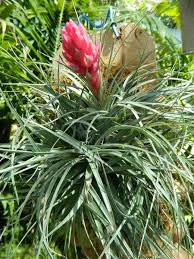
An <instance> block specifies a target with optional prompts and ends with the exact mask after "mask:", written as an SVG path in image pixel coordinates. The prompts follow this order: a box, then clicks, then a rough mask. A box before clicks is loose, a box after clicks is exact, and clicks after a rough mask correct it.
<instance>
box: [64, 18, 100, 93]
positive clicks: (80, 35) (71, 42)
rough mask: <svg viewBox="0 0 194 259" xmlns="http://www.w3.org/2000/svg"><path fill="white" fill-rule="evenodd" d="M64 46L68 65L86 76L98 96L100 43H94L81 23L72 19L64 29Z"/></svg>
mask: <svg viewBox="0 0 194 259" xmlns="http://www.w3.org/2000/svg"><path fill="white" fill-rule="evenodd" d="M62 48H63V55H64V57H65V59H66V61H67V65H68V66H69V67H71V68H72V69H73V71H75V72H76V73H78V74H80V75H83V76H85V77H86V79H87V80H88V82H89V84H90V88H91V91H92V92H93V94H94V95H95V96H98V93H99V87H100V78H99V74H98V60H99V55H100V45H99V44H96V45H95V44H93V43H92V41H91V39H90V37H89V35H88V34H87V32H86V30H85V28H84V27H83V25H82V24H81V23H79V24H78V25H76V24H75V23H74V22H73V21H72V20H70V21H69V22H67V23H66V24H65V26H64V28H63V29H62Z"/></svg>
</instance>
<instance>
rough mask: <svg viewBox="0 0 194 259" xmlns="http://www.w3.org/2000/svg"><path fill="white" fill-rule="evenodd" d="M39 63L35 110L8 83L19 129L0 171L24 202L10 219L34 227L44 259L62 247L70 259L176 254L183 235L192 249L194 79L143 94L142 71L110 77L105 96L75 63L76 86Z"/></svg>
mask: <svg viewBox="0 0 194 259" xmlns="http://www.w3.org/2000/svg"><path fill="white" fill-rule="evenodd" d="M13 55H14V53H13ZM15 59H16V60H17V57H14V60H15ZM32 62H33V65H34V67H37V65H38V70H37V72H38V73H40V74H39V76H37V73H35V72H33V71H31V70H27V69H26V72H27V74H29V77H30V78H31V81H32V82H33V83H32V82H31V83H30V84H29V83H28V82H23V83H22V84H24V85H25V86H28V87H30V89H31V91H34V94H35V95H34V96H35V97H34V98H32V100H31V102H30V106H28V109H27V111H26V114H27V116H23V117H21V116H20V115H19V114H18V113H17V111H16V109H15V108H14V105H13V103H12V102H11V101H10V100H9V96H8V93H7V92H6V91H3V90H1V94H2V96H3V98H4V99H5V101H6V103H7V105H8V106H9V108H10V109H11V112H12V114H13V115H14V116H15V118H16V119H17V121H18V124H19V127H18V129H17V131H16V133H15V135H14V138H13V142H12V144H11V146H6V145H1V157H2V158H3V159H4V162H3V164H2V165H1V167H0V173H1V181H2V182H3V183H4V184H5V185H10V186H12V188H13V192H14V195H15V201H16V204H18V205H17V206H18V209H17V211H16V213H15V217H13V221H12V222H11V223H12V224H14V226H15V229H17V226H18V224H19V223H20V224H21V225H23V226H26V234H25V235H24V236H23V238H22V240H23V239H25V238H26V237H27V236H28V234H30V233H32V232H33V233H34V235H35V238H34V240H33V242H34V244H35V247H36V257H37V258H38V257H39V256H41V255H42V256H43V257H44V256H49V257H51V258H55V257H56V256H57V254H58V252H56V251H55V247H56V246H57V245H58V248H60V251H61V254H62V256H66V257H67V258H76V257H77V258H81V256H86V257H89V258H103V256H106V258H121V257H124V258H147V257H148V254H152V255H153V254H154V256H159V258H167V257H168V253H169V251H170V250H173V249H175V248H174V245H173V237H174V235H175V232H176V233H178V236H179V238H178V241H179V244H180V245H181V246H184V247H185V248H187V249H188V250H189V249H191V239H190V236H189V230H188V226H187V224H186V222H185V215H188V214H189V215H190V214H192V209H193V208H192V201H191V199H190V196H189V195H190V190H191V188H192V184H193V180H194V179H193V164H192V158H191V157H189V155H187V153H185V152H184V148H185V147H186V146H188V145H191V144H192V143H191V141H190V137H191V135H192V133H193V125H192V118H193V109H192V107H187V106H184V105H182V103H184V100H187V99H188V98H189V97H190V96H191V95H192V94H193V89H194V86H193V84H192V82H191V81H188V80H184V79H178V78H177V79H175V78H171V77H166V78H163V79H159V80H158V82H157V83H156V84H155V86H154V87H152V88H151V89H149V91H142V90H141V89H142V86H143V85H145V84H147V82H141V83H139V82H140V81H141V80H140V78H139V77H140V76H139V75H138V70H137V71H135V72H134V73H133V74H131V75H130V76H128V77H127V78H125V80H123V81H121V80H118V79H117V78H118V75H116V76H115V77H114V78H113V80H112V82H110V81H108V76H107V77H106V76H105V78H103V81H102V84H101V88H100V94H99V96H98V98H96V97H94V96H93V94H92V92H91V91H90V90H89V87H88V85H87V82H86V81H85V80H84V79H83V78H80V77H78V76H77V75H76V74H74V73H73V72H72V71H71V70H70V69H69V68H67V67H66V66H64V67H63V69H62V72H63V73H64V76H65V77H66V78H67V79H69V80H70V81H71V84H70V83H59V82H58V83H57V82H55V83H51V78H50V75H49V74H44V73H41V71H44V67H45V66H48V67H52V64H45V63H40V62H39V63H38V64H37V62H34V61H32ZM17 65H18V66H19V67H21V68H23V67H25V64H24V63H23V62H22V61H21V60H18V63H17ZM108 73H109V70H107V74H108ZM107 74H106V75H107ZM69 80H67V82H69ZM169 81H170V82H172V81H173V82H174V83H173V84H172V86H171V85H169ZM16 85H17V83H16ZM54 86H55V87H54ZM56 86H57V87H58V90H56ZM108 86H109V91H108V92H107V87H108ZM1 89H3V87H2V88H1ZM16 94H17V93H16ZM180 184H181V186H182V188H183V190H184V191H183V193H184V194H185V195H183V197H182V195H181V198H180V197H179V188H178V191H177V186H179V185H180ZM181 193H182V192H181ZM186 204H187V206H186ZM177 231H178V232H177ZM13 234H14V231H13ZM22 240H21V242H22ZM61 240H62V241H61ZM19 244H20V243H19ZM19 244H18V245H19ZM53 244H55V245H54V246H53ZM13 254H14V250H11V251H10V250H9V256H10V257H11V256H13Z"/></svg>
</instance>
